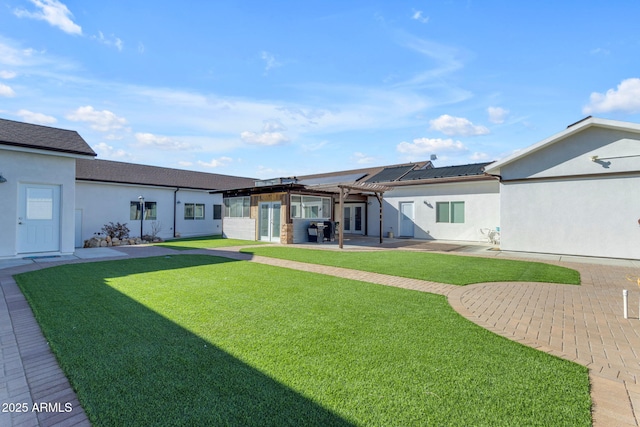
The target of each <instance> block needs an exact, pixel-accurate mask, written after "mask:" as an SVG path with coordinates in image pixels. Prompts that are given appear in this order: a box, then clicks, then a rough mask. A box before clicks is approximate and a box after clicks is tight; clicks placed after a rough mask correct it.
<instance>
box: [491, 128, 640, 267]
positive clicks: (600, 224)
mask: <svg viewBox="0 0 640 427" xmlns="http://www.w3.org/2000/svg"><path fill="white" fill-rule="evenodd" d="M486 172H487V173H489V174H493V175H496V176H499V178H500V217H501V220H500V227H501V249H503V250H509V251H526V252H541V253H552V254H569V255H587V256H597V257H613V258H629V259H640V197H638V189H639V188H640V125H639V124H636V123H626V122H620V121H613V120H604V119H598V118H593V117H588V118H586V119H584V120H582V121H580V122H577V123H575V124H573V125H570V126H569V127H568V128H567V129H565V130H564V131H562V132H560V133H557V134H556V135H553V136H551V137H550V138H547V139H545V140H543V141H540V142H538V143H537V144H534V145H532V146H530V147H528V148H526V149H524V150H522V151H519V152H517V153H515V154H513V155H511V156H509V157H507V158H505V159H502V160H500V161H498V162H495V163H493V164H491V165H490V166H488V167H487V169H486Z"/></svg>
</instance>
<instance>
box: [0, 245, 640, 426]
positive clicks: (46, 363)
mask: <svg viewBox="0 0 640 427" xmlns="http://www.w3.org/2000/svg"><path fill="white" fill-rule="evenodd" d="M321 247H322V248H325V249H330V247H328V246H318V248H321ZM433 248H435V246H431V247H430V248H429V249H424V248H422V249H421V248H419V247H418V248H416V247H415V245H414V247H413V249H418V250H434V249H433ZM237 250H238V248H223V249H218V250H193V251H181V252H180V253H181V254H186V253H199V254H210V255H219V256H226V257H229V258H234V259H244V260H251V261H253V262H259V263H264V264H270V265H276V266H281V267H286V268H294V269H300V270H304V271H309V272H315V273H320V274H329V275H333V276H339V277H345V278H349V279H356V280H362V281H368V282H372V283H378V284H382V285H388V286H397V287H402V288H406V289H414V290H418V291H423V292H431V293H436V294H441V295H446V296H447V298H448V300H449V303H450V304H451V306H452V307H453V308H454V309H455V310H456V311H458V312H459V313H460V314H461V315H463V316H465V317H466V318H468V319H469V320H471V321H473V322H474V323H477V324H478V325H480V326H482V327H484V328H487V329H489V330H491V331H493V332H495V333H497V334H499V335H502V336H505V337H507V338H509V339H511V340H515V341H518V342H520V343H522V344H524V345H528V346H531V347H534V348H537V349H539V350H541V351H545V352H548V353H551V354H554V355H557V356H559V357H562V358H565V359H569V360H573V361H575V362H577V363H580V364H582V365H585V366H587V367H588V368H589V372H590V380H591V386H592V392H591V394H592V399H593V405H594V408H593V422H594V425H595V426H637V425H638V420H640V410H639V409H640V363H639V359H638V352H640V350H636V349H640V319H639V317H640V312H639V307H638V301H639V300H640V289H638V288H636V287H635V286H636V285H635V284H634V283H631V282H629V281H628V280H627V277H638V276H640V267H639V265H638V263H637V262H625V261H616V260H594V259H578V258H573V257H569V258H568V261H559V260H558V257H546V259H545V260H546V261H547V262H552V263H554V264H558V265H563V266H566V267H570V268H574V269H576V270H578V271H580V274H581V277H582V285H581V286H571V285H558V284H544V283H482V284H475V285H469V286H453V285H447V284H441V283H434V282H427V281H422V280H415V279H406V278H400V277H395V276H388V275H383V274H377V273H368V272H362V271H355V270H349V269H344V268H337V267H327V266H320V265H312V264H305V263H299V262H292V261H286V260H278V259H273V258H265V257H259V256H255V257H252V256H251V255H248V254H242V253H239V252H237ZM444 250H446V251H449V250H448V249H444ZM457 250H459V251H462V252H465V249H464V246H459V247H458V248H457ZM110 251H111V252H109V251H107V252H106V253H105V255H104V256H106V257H105V258H103V259H105V260H106V259H117V258H118V257H110V256H111V255H116V254H117V255H118V256H123V255H126V256H129V257H146V256H157V255H166V254H175V253H177V252H176V251H174V250H171V249H165V248H159V247H152V246H148V247H129V248H119V249H118V250H117V251H114V250H110ZM95 253H97V252H94V254H95ZM482 254H483V255H484V256H501V257H505V258H506V257H509V258H511V257H515V258H517V259H526V257H527V254H504V253H492V254H489V253H488V252H486V251H485V252H482ZM530 256H531V255H530ZM91 258H93V257H91ZM87 261H95V259H75V258H72V257H68V258H67V259H62V260H53V261H52V260H47V261H46V262H45V261H43V262H30V263H17V264H21V265H12V266H11V267H9V268H4V269H0V291H1V292H2V298H0V367H1V369H2V372H3V377H2V379H0V403H5V402H7V403H20V402H24V403H27V404H28V405H29V409H30V410H29V411H27V412H22V413H16V412H14V413H0V425H2V426H5V425H6V426H88V425H90V424H89V422H88V420H87V418H86V415H85V414H84V411H83V410H82V408H81V407H80V405H79V403H78V401H77V398H76V396H75V393H74V392H73V390H72V389H71V387H70V385H69V383H68V381H67V379H66V377H64V375H63V374H62V371H61V369H60V368H59V366H58V364H57V362H56V360H55V357H54V356H53V354H52V353H51V351H50V349H49V347H48V345H47V343H46V340H45V339H44V337H43V336H42V333H41V332H40V328H39V327H38V325H37V323H36V322H35V319H34V318H33V314H32V313H31V309H30V308H29V306H28V304H27V302H26V300H25V299H24V297H23V296H22V294H21V292H20V290H19V289H18V287H17V285H16V284H15V282H14V280H13V278H12V275H13V274H17V273H21V272H24V271H31V270H35V269H40V268H45V267H48V266H54V265H59V264H64V263H69V262H74V263H75V262H87ZM598 262H602V264H599V263H598ZM611 264H613V265H611ZM623 289H629V290H630V292H629V294H630V302H633V303H632V304H630V307H629V308H630V309H629V318H628V319H624V318H623V312H622V290H623ZM41 402H45V403H54V404H55V403H58V406H56V405H50V407H49V408H47V409H49V410H47V411H42V412H33V411H31V408H32V405H33V403H41ZM67 403H69V404H70V405H71V408H72V410H71V411H68V412H67V411H65V409H66V408H67V407H65V404H67Z"/></svg>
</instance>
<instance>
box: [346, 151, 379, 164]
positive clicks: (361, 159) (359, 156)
mask: <svg viewBox="0 0 640 427" xmlns="http://www.w3.org/2000/svg"><path fill="white" fill-rule="evenodd" d="M352 161H354V162H356V163H357V164H359V165H368V164H371V163H373V162H375V161H376V158H375V157H372V156H367V155H366V154H364V153H360V152H355V153H353V156H352Z"/></svg>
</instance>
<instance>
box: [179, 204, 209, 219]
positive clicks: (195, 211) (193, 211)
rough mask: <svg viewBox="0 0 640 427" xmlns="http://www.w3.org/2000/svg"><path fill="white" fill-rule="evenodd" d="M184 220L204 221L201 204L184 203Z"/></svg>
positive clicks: (202, 205)
mask: <svg viewBox="0 0 640 427" xmlns="http://www.w3.org/2000/svg"><path fill="white" fill-rule="evenodd" d="M184 219H204V204H203V203H185V204H184Z"/></svg>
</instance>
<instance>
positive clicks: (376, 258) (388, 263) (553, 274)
mask: <svg viewBox="0 0 640 427" xmlns="http://www.w3.org/2000/svg"><path fill="white" fill-rule="evenodd" d="M241 252H245V253H250V254H254V255H261V256H266V257H273V258H281V259H288V260H292V261H300V262H308V263H313V264H322V265H330V266H335V267H345V268H352V269H355V270H362V271H369V272H373V273H383V274H391V275H394V276H400V277H409V278H412V279H420V280H429V281H432V282H440V283H449V284H452V285H468V284H470V283H481V282H514V281H515V282H546V283H565V284H574V285H577V284H580V273H578V272H577V271H575V270H572V269H570V268H565V267H559V266H556V265H551V264H545V263H541V262H528V261H512V260H504V259H493V258H480V257H471V256H459V255H446V254H434V253H426V252H410V251H399V250H392V251H365V252H350V251H349V252H347V251H333V250H321V249H319V250H315V249H302V248H291V247H288V248H286V247H277V246H271V247H260V248H245V249H242V250H241Z"/></svg>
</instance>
